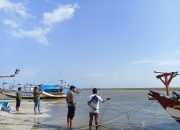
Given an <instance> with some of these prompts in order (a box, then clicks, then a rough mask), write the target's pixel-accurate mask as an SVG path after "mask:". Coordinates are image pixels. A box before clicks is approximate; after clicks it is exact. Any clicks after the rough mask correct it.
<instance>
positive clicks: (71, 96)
mask: <svg viewBox="0 0 180 130" xmlns="http://www.w3.org/2000/svg"><path fill="white" fill-rule="evenodd" d="M77 92H78V91H77V90H76V87H75V86H74V85H71V86H70V91H69V92H68V93H67V97H66V102H67V106H68V113H67V127H68V129H69V130H72V120H73V118H74V115H75V111H76V100H75V93H77Z"/></svg>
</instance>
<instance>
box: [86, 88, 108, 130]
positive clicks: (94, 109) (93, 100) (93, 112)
mask: <svg viewBox="0 0 180 130" xmlns="http://www.w3.org/2000/svg"><path fill="white" fill-rule="evenodd" d="M92 92H93V94H92V95H90V96H89V99H88V105H89V107H90V108H89V130H91V127H92V121H93V116H94V117H95V125H96V130H98V117H99V102H101V103H103V102H106V101H107V100H110V98H107V99H106V100H103V99H102V98H101V96H98V95H97V89H96V88H93V90H92Z"/></svg>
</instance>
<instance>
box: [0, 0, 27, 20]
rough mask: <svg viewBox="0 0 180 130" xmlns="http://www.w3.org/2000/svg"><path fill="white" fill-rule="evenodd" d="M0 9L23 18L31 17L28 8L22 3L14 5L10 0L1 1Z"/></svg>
mask: <svg viewBox="0 0 180 130" xmlns="http://www.w3.org/2000/svg"><path fill="white" fill-rule="evenodd" d="M0 9H2V10H4V11H6V12H11V13H16V14H18V15H20V16H22V17H23V18H27V17H29V14H28V13H27V8H26V7H25V6H24V5H23V4H22V3H12V2H10V1H9V0H0Z"/></svg>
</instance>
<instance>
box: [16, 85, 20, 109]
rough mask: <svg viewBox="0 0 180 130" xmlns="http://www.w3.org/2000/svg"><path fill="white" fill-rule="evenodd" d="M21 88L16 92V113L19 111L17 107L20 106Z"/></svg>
mask: <svg viewBox="0 0 180 130" xmlns="http://www.w3.org/2000/svg"><path fill="white" fill-rule="evenodd" d="M20 92H21V87H19V88H18V91H17V92H16V111H19V107H20V104H21V93H20Z"/></svg>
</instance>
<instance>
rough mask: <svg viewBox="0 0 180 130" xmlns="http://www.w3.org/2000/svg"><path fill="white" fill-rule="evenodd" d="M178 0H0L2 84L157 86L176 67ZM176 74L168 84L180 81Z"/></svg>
mask: <svg viewBox="0 0 180 130" xmlns="http://www.w3.org/2000/svg"><path fill="white" fill-rule="evenodd" d="M179 6H180V1H179V0H171V1H169V0H0V48H1V51H0V61H1V62H0V63H1V64H0V68H1V69H0V74H1V75H5V74H11V73H12V72H14V70H15V69H16V68H19V69H20V70H21V72H20V73H19V74H18V75H17V76H16V78H6V79H4V78H3V79H0V82H1V83H2V82H5V81H6V82H13V81H14V80H15V82H17V83H27V82H28V83H34V84H39V83H44V84H46V83H48V82H51V83H57V82H58V79H63V80H64V81H66V82H68V83H70V84H74V85H76V86H78V87H81V88H83V87H98V88H99V87H162V86H163V85H162V83H161V82H160V81H158V80H157V79H156V78H155V74H154V73H153V71H154V70H156V71H166V72H169V71H170V72H171V71H179V70H180V46H179V45H180V44H179V43H180V36H179V34H180V8H179ZM178 79H179V78H178V77H177V78H175V79H174V80H173V82H172V86H180V82H179V80H178Z"/></svg>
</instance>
